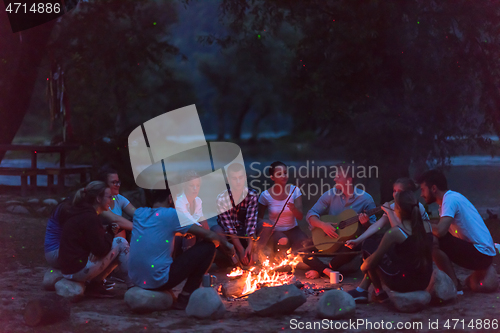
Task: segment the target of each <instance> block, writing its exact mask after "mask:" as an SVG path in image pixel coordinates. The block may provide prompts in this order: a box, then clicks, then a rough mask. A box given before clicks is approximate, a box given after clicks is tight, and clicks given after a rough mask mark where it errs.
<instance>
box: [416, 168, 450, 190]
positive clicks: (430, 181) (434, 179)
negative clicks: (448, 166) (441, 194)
mask: <svg viewBox="0 0 500 333" xmlns="http://www.w3.org/2000/svg"><path fill="white" fill-rule="evenodd" d="M417 183H419V184H423V183H425V185H427V187H432V186H433V185H436V187H437V188H438V189H439V190H440V191H447V190H448V182H447V181H446V177H445V176H444V174H443V173H442V172H441V171H439V170H437V169H432V170H427V171H426V172H424V173H423V174H421V175H420V176H418V177H417Z"/></svg>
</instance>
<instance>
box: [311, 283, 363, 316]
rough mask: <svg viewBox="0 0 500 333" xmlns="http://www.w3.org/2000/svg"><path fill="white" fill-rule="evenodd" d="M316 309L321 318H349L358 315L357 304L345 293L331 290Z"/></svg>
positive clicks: (320, 300) (322, 297) (321, 299)
mask: <svg viewBox="0 0 500 333" xmlns="http://www.w3.org/2000/svg"><path fill="white" fill-rule="evenodd" d="M316 309H317V315H318V317H320V318H328V319H341V318H347V317H350V316H352V315H354V314H355V313H356V302H355V301H354V298H353V297H352V296H351V295H349V294H348V293H346V292H345V291H341V290H329V291H327V292H325V293H324V294H323V296H321V298H320V299H319V301H318V304H317V305H316Z"/></svg>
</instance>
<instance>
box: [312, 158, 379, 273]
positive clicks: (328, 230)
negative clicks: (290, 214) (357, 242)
mask: <svg viewBox="0 0 500 333" xmlns="http://www.w3.org/2000/svg"><path fill="white" fill-rule="evenodd" d="M354 168H355V166H354V165H353V164H347V163H345V164H340V165H337V173H336V176H335V178H334V181H335V187H334V188H333V189H330V190H329V191H327V192H325V193H323V195H322V196H321V197H320V198H319V200H318V202H316V204H315V205H314V206H313V207H312V208H311V210H310V211H309V212H308V213H307V216H306V220H307V222H308V223H309V225H310V227H311V229H314V228H321V229H322V230H323V231H324V232H325V234H326V235H328V236H329V237H331V238H332V241H333V239H335V238H338V237H339V235H338V234H337V233H336V232H335V227H334V226H333V225H332V224H330V223H327V222H323V221H321V220H320V216H321V215H325V214H329V215H338V214H340V213H342V212H343V211H345V210H347V209H352V210H354V211H355V212H356V213H357V214H359V215H358V218H359V222H360V223H361V226H362V227H361V228H360V229H362V230H360V231H361V232H363V231H365V230H366V229H367V228H368V227H369V226H370V224H371V223H374V222H375V221H376V218H375V215H372V216H370V217H368V216H367V215H366V214H364V213H363V212H365V211H368V210H370V209H374V208H376V205H375V202H374V201H373V198H372V196H371V195H369V194H368V193H366V192H365V191H362V190H361V189H359V188H356V187H355V186H354V181H355V174H354V170H355V169H354ZM355 251H359V246H358V247H354V248H353V249H350V248H348V247H346V246H342V247H341V248H340V249H339V250H338V251H337V252H355ZM355 256H356V254H353V255H339V256H335V257H333V259H332V260H331V261H330V267H328V266H326V265H323V266H322V267H319V265H318V267H316V266H315V267H313V268H314V270H310V271H308V272H306V277H307V278H309V279H314V278H318V277H319V276H320V275H321V273H324V274H327V275H328V274H329V272H330V269H332V270H337V269H338V268H339V267H340V266H342V265H344V264H346V263H348V262H349V261H351V260H352V259H353V258H354V257H355Z"/></svg>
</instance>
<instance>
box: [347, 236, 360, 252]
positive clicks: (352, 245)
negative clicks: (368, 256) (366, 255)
mask: <svg viewBox="0 0 500 333" xmlns="http://www.w3.org/2000/svg"><path fill="white" fill-rule="evenodd" d="M359 243H361V242H360V241H359V239H358V238H356V239H349V240H348V241H347V242H346V243H345V246H347V247H348V248H350V249H351V250H352V249H354V248H355V247H356V246H358V245H359Z"/></svg>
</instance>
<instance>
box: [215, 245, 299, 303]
mask: <svg viewBox="0 0 500 333" xmlns="http://www.w3.org/2000/svg"><path fill="white" fill-rule="evenodd" d="M299 262H300V259H299V257H297V256H295V255H292V253H291V250H288V251H287V253H286V257H285V258H284V259H282V260H281V261H279V262H271V261H270V260H269V258H267V259H265V260H264V261H263V262H262V265H261V267H256V266H254V267H252V268H251V269H249V270H243V269H241V268H240V267H236V268H234V269H233V270H232V271H231V273H229V274H227V276H228V277H230V278H232V279H238V280H239V281H238V282H235V283H231V284H229V285H226V286H225V290H224V291H223V293H224V294H225V295H226V296H229V295H232V296H237V297H241V296H245V295H249V294H251V293H253V292H254V291H256V290H257V289H259V288H261V287H275V286H281V285H283V284H292V283H293V282H294V281H293V280H294V275H293V273H294V271H295V266H297V264H298V263H299Z"/></svg>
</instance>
